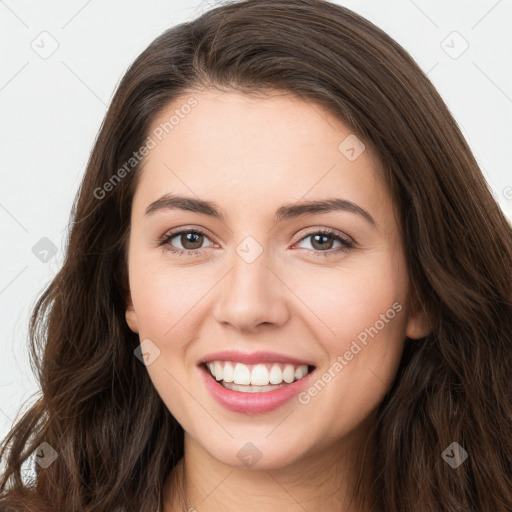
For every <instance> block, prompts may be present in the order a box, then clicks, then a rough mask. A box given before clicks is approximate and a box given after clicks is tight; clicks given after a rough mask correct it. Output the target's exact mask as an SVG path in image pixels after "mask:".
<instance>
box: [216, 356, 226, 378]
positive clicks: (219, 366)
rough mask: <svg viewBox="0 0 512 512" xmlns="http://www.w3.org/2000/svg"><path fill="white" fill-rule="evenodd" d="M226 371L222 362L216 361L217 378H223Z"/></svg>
mask: <svg viewBox="0 0 512 512" xmlns="http://www.w3.org/2000/svg"><path fill="white" fill-rule="evenodd" d="M223 373H224V365H223V364H221V363H220V361H215V378H216V379H217V380H222V377H223Z"/></svg>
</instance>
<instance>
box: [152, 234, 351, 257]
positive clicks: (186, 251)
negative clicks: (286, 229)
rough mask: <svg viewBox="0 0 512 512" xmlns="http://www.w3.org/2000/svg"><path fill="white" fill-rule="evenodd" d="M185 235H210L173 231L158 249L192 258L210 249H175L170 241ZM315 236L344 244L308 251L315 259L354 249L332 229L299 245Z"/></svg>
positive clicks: (163, 238)
mask: <svg viewBox="0 0 512 512" xmlns="http://www.w3.org/2000/svg"><path fill="white" fill-rule="evenodd" d="M184 233H193V234H195V235H203V236H205V237H206V238H208V239H209V237H208V235H207V234H206V233H204V232H203V231H201V230H199V229H182V230H177V231H171V232H170V233H166V234H165V235H164V236H163V237H162V238H160V239H159V240H158V247H162V246H166V247H165V250H167V251H170V252H172V253H174V254H177V255H178V256H184V255H185V254H187V255H192V256H197V255H199V254H201V253H202V252H204V251H205V250H206V249H208V248H207V247H203V248H200V249H179V248H177V247H173V246H172V245H170V241H171V240H172V239H173V238H175V237H176V236H178V235H182V234H184ZM314 235H327V236H331V237H333V238H334V239H335V240H337V241H339V242H341V244H342V245H341V247H337V248H336V249H329V250H326V251H318V250H314V249H306V250H307V251H310V252H312V253H313V256H314V257H315V258H326V257H328V256H332V255H334V254H339V253H342V252H347V251H349V250H350V249H353V248H354V243H353V242H352V241H350V240H348V239H346V238H344V237H341V236H340V235H338V234H337V232H336V231H334V230H330V229H320V230H318V231H312V232H311V233H308V234H307V235H305V236H303V237H302V238H301V239H300V240H299V241H298V242H297V243H299V242H302V241H303V240H305V239H306V238H309V237H311V236H314Z"/></svg>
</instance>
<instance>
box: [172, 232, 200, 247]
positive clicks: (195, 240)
mask: <svg viewBox="0 0 512 512" xmlns="http://www.w3.org/2000/svg"><path fill="white" fill-rule="evenodd" d="M178 236H179V241H180V243H181V245H182V247H183V248H184V249H189V250H194V249H199V248H200V247H201V246H202V245H203V241H204V235H203V234H201V233H196V232H194V231H187V232H184V233H182V234H180V235H178ZM174 238H176V237H174Z"/></svg>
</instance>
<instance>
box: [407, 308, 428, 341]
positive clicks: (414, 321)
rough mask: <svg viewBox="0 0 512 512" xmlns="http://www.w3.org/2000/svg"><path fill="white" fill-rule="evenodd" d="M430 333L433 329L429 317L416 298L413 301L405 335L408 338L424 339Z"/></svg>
mask: <svg viewBox="0 0 512 512" xmlns="http://www.w3.org/2000/svg"><path fill="white" fill-rule="evenodd" d="M430 332H431V328H430V325H429V321H428V318H427V315H426V313H425V311H424V309H423V307H422V306H421V304H420V303H419V301H418V300H417V298H415V299H414V300H412V301H411V307H410V308H409V317H408V319H407V327H406V332H405V335H406V336H407V337H408V338H412V339H418V338H424V337H425V336H427V335H428V334H430Z"/></svg>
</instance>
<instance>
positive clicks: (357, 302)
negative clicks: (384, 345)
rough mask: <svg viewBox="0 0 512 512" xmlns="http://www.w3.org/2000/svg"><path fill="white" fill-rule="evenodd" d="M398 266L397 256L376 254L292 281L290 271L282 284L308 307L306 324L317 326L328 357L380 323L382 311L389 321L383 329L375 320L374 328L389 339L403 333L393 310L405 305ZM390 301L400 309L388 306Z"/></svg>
mask: <svg viewBox="0 0 512 512" xmlns="http://www.w3.org/2000/svg"><path fill="white" fill-rule="evenodd" d="M402 269H403V266H402V262H401V261H400V260H399V258H398V256H397V255H396V254H393V255H389V256H388V255H387V254H386V253H381V252H379V253H377V252H375V253H374V254H369V255H367V257H364V258H363V257H361V258H359V259H356V258H353V259H352V260H350V261H348V260H347V262H346V264H344V263H343V262H342V263H340V265H339V267H338V268H329V269H319V270H318V271H314V272H309V274H305V273H301V274H300V275H302V276H304V275H307V276H308V277H306V278H302V279H297V277H296V276H297V275H299V273H298V272H296V274H295V276H293V274H292V273H290V275H289V276H288V281H287V282H289V283H293V284H292V286H290V288H292V290H293V291H294V292H295V294H296V295H297V296H298V297H299V298H300V299H301V300H302V302H303V303H304V304H305V305H306V306H307V309H308V310H309V312H307V310H304V311H305V314H306V313H307V316H308V317H309V318H310V319H311V321H310V322H309V323H310V325H314V326H317V327H315V329H318V330H317V339H321V340H324V342H325V344H326V348H327V349H328V352H329V353H330V354H331V355H332V354H333V353H335V352H337V351H339V350H341V349H343V344H344V343H345V341H346V340H351V339H355V338H356V337H357V336H358V335H359V334H360V333H364V332H365V328H369V327H371V326H373V325H374V324H375V323H376V322H379V320H380V319H381V315H384V316H385V317H386V318H385V320H386V319H389V318H391V320H390V321H389V322H387V323H385V327H384V328H382V327H383V326H382V325H381V322H379V324H378V327H380V329H379V331H381V332H382V333H383V334H384V333H385V335H386V337H387V336H389V337H391V338H392V337H394V335H400V334H401V333H402V331H403V330H404V326H405V322H404V321H403V317H404V316H405V315H404V314H403V313H402V314H400V313H399V312H398V311H397V309H405V308H404V300H405V297H406V284H407V283H406V281H405V280H404V275H405V274H404V272H403V270H402ZM394 303H398V304H399V305H400V306H401V307H400V306H395V308H394V309H393V307H392V306H393V304H394ZM388 311H389V313H388V314H387V315H386V312H388ZM362 337H364V336H362ZM349 344H350V342H349Z"/></svg>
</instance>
